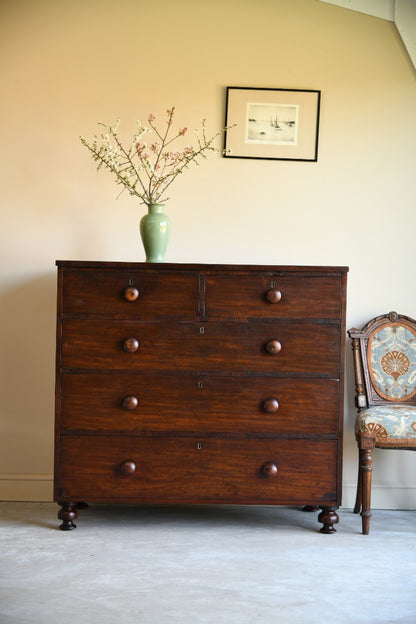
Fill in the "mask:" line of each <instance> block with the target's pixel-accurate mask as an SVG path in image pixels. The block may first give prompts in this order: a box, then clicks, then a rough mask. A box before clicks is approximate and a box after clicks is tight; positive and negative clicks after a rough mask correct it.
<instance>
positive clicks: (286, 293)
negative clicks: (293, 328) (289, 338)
mask: <svg viewBox="0 0 416 624" xmlns="http://www.w3.org/2000/svg"><path fill="white" fill-rule="evenodd" d="M340 289H341V284H340V279H339V277H338V276H330V275H329V276H325V275H323V276H317V275H312V276H307V275H283V276H281V277H279V276H270V275H264V274H263V275H261V274H258V275H253V274H249V275H244V274H243V273H240V274H237V273H236V274H235V275H209V274H208V275H207V276H206V281H205V306H204V313H205V315H206V316H207V317H208V318H209V317H224V318H225V317H228V318H231V317H234V318H257V319H262V318H299V319H300V318H308V319H318V318H324V319H334V320H337V319H340V318H341V314H342V309H341V299H342V298H341V290H340Z"/></svg>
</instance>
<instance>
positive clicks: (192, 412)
mask: <svg viewBox="0 0 416 624" xmlns="http://www.w3.org/2000/svg"><path fill="white" fill-rule="evenodd" d="M338 400H339V383H338V381H336V380H323V379H289V378H284V377H283V378H278V377H214V376H206V375H205V376H204V375H200V376H181V377H179V376H176V375H165V376H161V375H159V376H156V375H153V376H152V375H149V376H147V375H129V374H123V375H107V374H102V375H94V374H91V375H86V374H65V375H63V376H62V381H61V421H60V427H61V430H62V431H71V430H72V431H85V432H94V431H96V432H113V433H115V432H126V433H148V432H159V431H160V432H162V431H163V432H169V431H179V432H184V431H186V432H209V431H215V432H230V433H238V432H241V433H249V432H253V433H256V432H257V433H274V434H282V433H296V434H305V435H306V434H309V435H310V434H322V435H328V434H334V433H336V431H337V425H338V423H337V418H336V415H337V406H338ZM267 410H268V411H267ZM274 410H276V411H274Z"/></svg>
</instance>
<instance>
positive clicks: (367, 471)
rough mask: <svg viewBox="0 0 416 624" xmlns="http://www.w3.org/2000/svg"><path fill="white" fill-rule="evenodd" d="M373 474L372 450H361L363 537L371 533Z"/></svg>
mask: <svg viewBox="0 0 416 624" xmlns="http://www.w3.org/2000/svg"><path fill="white" fill-rule="evenodd" d="M372 472H373V456H372V449H371V448H370V449H360V473H361V479H360V481H361V502H362V509H361V518H362V529H363V535H368V534H369V532H370V518H371V478H372Z"/></svg>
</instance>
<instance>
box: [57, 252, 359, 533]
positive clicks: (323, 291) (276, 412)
mask: <svg viewBox="0 0 416 624" xmlns="http://www.w3.org/2000/svg"><path fill="white" fill-rule="evenodd" d="M57 266H58V319H57V355H56V427H55V437H56V438H55V486H54V495H55V500H56V501H57V502H58V503H59V505H60V506H61V509H60V511H59V514H58V516H59V518H60V519H61V520H62V524H61V527H60V528H61V529H63V530H69V529H73V528H75V524H74V520H75V518H76V517H77V507H78V506H79V503H80V502H81V501H87V502H110V503H118V502H120V503H121V502H123V503H127V502H128V503H176V504H179V503H198V504H203V503H207V504H244V505H247V504H253V505H290V506H292V505H293V506H295V505H296V506H298V505H308V506H313V507H315V506H316V507H320V508H321V510H322V511H321V513H320V515H319V521H320V522H321V523H322V524H323V527H322V529H321V531H323V532H326V533H330V532H333V531H334V530H335V529H334V526H333V525H334V523H336V522H337V521H338V516H337V514H336V509H337V508H338V507H339V505H340V503H341V476H342V423H343V369H344V335H345V298H346V275H347V269H346V268H345V267H316V268H312V267H284V266H282V267H279V266H244V265H240V266H222V265H188V264H150V263H109V262H107V263H106V262H72V261H58V262H57Z"/></svg>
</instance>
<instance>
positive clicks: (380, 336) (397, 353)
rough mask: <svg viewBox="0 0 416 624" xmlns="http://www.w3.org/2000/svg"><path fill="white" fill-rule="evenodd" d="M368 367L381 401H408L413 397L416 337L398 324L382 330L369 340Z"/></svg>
mask: <svg viewBox="0 0 416 624" xmlns="http://www.w3.org/2000/svg"><path fill="white" fill-rule="evenodd" d="M368 365H369V372H370V376H371V381H372V383H373V385H374V388H375V390H376V392H377V393H378V394H379V395H380V396H381V397H383V398H384V399H387V400H390V401H405V400H408V399H409V398H410V397H412V396H413V395H415V394H416V333H413V330H412V329H411V328H410V327H408V326H405V325H402V324H400V322H399V323H391V324H389V325H388V326H386V327H381V328H380V329H379V330H378V331H375V332H374V333H373V334H372V336H370V338H369V341H368Z"/></svg>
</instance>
